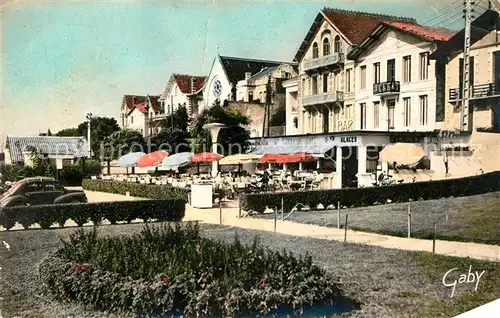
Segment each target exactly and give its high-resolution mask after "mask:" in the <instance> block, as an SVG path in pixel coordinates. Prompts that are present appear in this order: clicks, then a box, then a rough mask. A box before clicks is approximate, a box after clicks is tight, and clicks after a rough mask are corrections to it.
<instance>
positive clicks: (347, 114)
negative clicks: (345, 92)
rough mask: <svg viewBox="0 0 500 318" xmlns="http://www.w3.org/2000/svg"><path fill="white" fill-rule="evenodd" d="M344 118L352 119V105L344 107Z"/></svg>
mask: <svg viewBox="0 0 500 318" xmlns="http://www.w3.org/2000/svg"><path fill="white" fill-rule="evenodd" d="M344 117H345V119H349V118H352V105H346V106H345V114H344Z"/></svg>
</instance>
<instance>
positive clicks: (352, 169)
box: [342, 147, 358, 188]
mask: <svg viewBox="0 0 500 318" xmlns="http://www.w3.org/2000/svg"><path fill="white" fill-rule="evenodd" d="M357 150H358V148H357V147H342V188H345V187H357V184H358V183H357V177H356V174H357V173H358V152H357Z"/></svg>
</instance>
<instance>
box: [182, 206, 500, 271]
mask: <svg viewBox="0 0 500 318" xmlns="http://www.w3.org/2000/svg"><path fill="white" fill-rule="evenodd" d="M184 220H185V221H188V220H198V221H201V222H205V223H213V224H223V225H228V226H234V227H240V228H245V229H251V230H262V231H274V220H265V219H256V218H249V217H246V218H245V217H243V218H238V208H234V207H228V208H223V209H222V223H221V213H220V209H217V208H216V209H196V208H193V207H191V206H190V205H186V217H185V218H184ZM344 231H345V230H344V229H335V228H329V227H322V226H318V225H311V224H302V223H294V222H290V221H281V220H280V219H279V216H278V220H277V222H276V232H277V233H282V234H288V235H295V236H303V237H304V236H305V237H311V238H318V239H326V240H333V241H344V233H345V232H344ZM347 242H348V243H360V244H367V245H374V246H380V247H384V248H395V249H401V250H408V251H427V252H432V241H431V240H422V239H408V238H402V237H394V236H387V235H380V234H374V233H365V232H357V231H352V230H347ZM435 252H436V253H437V254H442V255H449V256H457V257H470V258H474V259H481V260H489V261H497V262H500V246H495V245H486V244H477V243H464V242H452V241H442V240H436V249H435Z"/></svg>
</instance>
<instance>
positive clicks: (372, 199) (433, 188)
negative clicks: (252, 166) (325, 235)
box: [240, 171, 500, 212]
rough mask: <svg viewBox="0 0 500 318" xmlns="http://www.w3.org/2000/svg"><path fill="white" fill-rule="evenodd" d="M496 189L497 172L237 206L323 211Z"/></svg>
mask: <svg viewBox="0 0 500 318" xmlns="http://www.w3.org/2000/svg"><path fill="white" fill-rule="evenodd" d="M499 190H500V171H495V172H490V173H485V174H482V175H478V176H472V177H466V178H457V179H446V180H436V181H426V182H415V183H401V184H393V185H389V186H382V187H367V188H343V189H333V190H313V191H294V192H284V193H283V192H282V193H257V194H242V195H241V196H240V204H241V207H242V209H244V210H247V211H249V210H253V211H257V212H264V211H265V210H266V208H275V207H278V208H280V207H281V202H283V208H284V210H285V211H291V209H293V208H294V207H295V205H296V204H297V203H302V204H304V205H307V206H309V207H310V208H311V209H313V210H314V209H315V208H316V207H317V206H318V205H320V204H321V205H322V206H323V207H325V208H326V207H329V206H331V205H333V206H335V207H336V206H337V203H338V202H339V203H340V205H341V206H347V207H360V206H369V205H374V204H383V203H387V202H408V201H409V200H413V201H416V200H431V199H441V198H447V197H461V196H470V195H477V194H483V193H488V192H492V191H499ZM282 199H283V201H282ZM389 200H390V201H389Z"/></svg>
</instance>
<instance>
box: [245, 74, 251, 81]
mask: <svg viewBox="0 0 500 318" xmlns="http://www.w3.org/2000/svg"><path fill="white" fill-rule="evenodd" d="M250 77H252V73H250V72H245V80H249V79H250Z"/></svg>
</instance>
